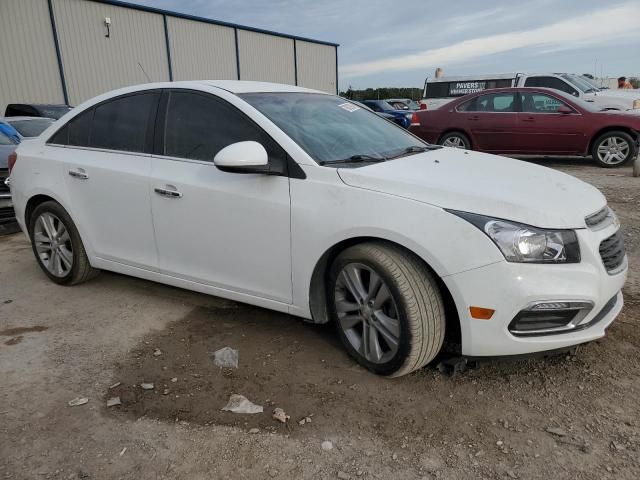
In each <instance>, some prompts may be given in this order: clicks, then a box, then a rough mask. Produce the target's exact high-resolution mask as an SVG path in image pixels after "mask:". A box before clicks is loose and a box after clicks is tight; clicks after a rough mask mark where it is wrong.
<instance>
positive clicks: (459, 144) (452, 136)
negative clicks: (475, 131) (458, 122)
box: [438, 132, 471, 150]
mask: <svg viewBox="0 0 640 480" xmlns="http://www.w3.org/2000/svg"><path fill="white" fill-rule="evenodd" d="M438 143H439V144H440V145H442V146H443V147H451V148H463V149H465V150H471V142H470V141H469V137H467V136H466V135H465V134H464V133H460V132H450V133H445V134H444V135H443V136H442V137H441V138H440V140H439V141H438Z"/></svg>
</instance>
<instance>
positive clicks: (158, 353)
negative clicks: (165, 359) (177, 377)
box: [153, 348, 162, 357]
mask: <svg viewBox="0 0 640 480" xmlns="http://www.w3.org/2000/svg"><path fill="white" fill-rule="evenodd" d="M160 355H162V350H160V349H159V348H156V349H155V350H154V351H153V356H154V357H159V356H160Z"/></svg>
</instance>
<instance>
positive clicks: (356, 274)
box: [334, 263, 400, 364]
mask: <svg viewBox="0 0 640 480" xmlns="http://www.w3.org/2000/svg"><path fill="white" fill-rule="evenodd" d="M334 295H335V297H334V298H335V308H336V313H337V316H338V324H339V327H340V328H341V329H342V331H343V332H344V334H345V336H346V338H347V340H348V341H349V343H350V344H351V346H352V347H353V348H354V349H355V350H356V351H357V352H358V353H359V354H360V355H361V356H363V357H364V358H365V359H366V360H367V361H369V362H372V363H377V364H379V363H385V362H388V361H389V360H391V359H392V358H393V357H394V356H395V355H396V353H397V352H398V345H399V343H400V320H399V318H398V309H397V307H396V302H395V300H394V298H393V295H392V294H391V291H390V290H389V287H388V286H387V284H386V283H385V282H384V280H382V278H381V277H380V275H379V274H378V273H376V272H375V271H374V270H373V269H372V268H370V267H368V266H366V265H364V264H361V263H349V264H347V265H345V266H344V267H343V268H342V270H341V271H340V273H339V274H338V277H337V281H336V285H335V292H334Z"/></svg>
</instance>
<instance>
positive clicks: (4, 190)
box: [0, 168, 9, 193]
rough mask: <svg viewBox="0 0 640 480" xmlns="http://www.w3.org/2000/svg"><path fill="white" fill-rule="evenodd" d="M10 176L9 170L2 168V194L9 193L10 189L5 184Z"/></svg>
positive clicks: (0, 174) (0, 184) (0, 176)
mask: <svg viewBox="0 0 640 480" xmlns="http://www.w3.org/2000/svg"><path fill="white" fill-rule="evenodd" d="M8 176H9V170H5V169H2V168H0V193H9V187H8V186H6V185H5V184H4V181H5V180H6V179H7V177H8Z"/></svg>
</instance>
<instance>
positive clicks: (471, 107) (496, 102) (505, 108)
mask: <svg viewBox="0 0 640 480" xmlns="http://www.w3.org/2000/svg"><path fill="white" fill-rule="evenodd" d="M515 105H516V102H515V94H514V93H493V94H488V95H480V96H479V97H476V98H475V99H473V100H472V101H470V102H467V103H466V104H464V105H461V107H464V108H463V109H462V111H466V112H492V113H507V112H515ZM458 110H460V107H458Z"/></svg>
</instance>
